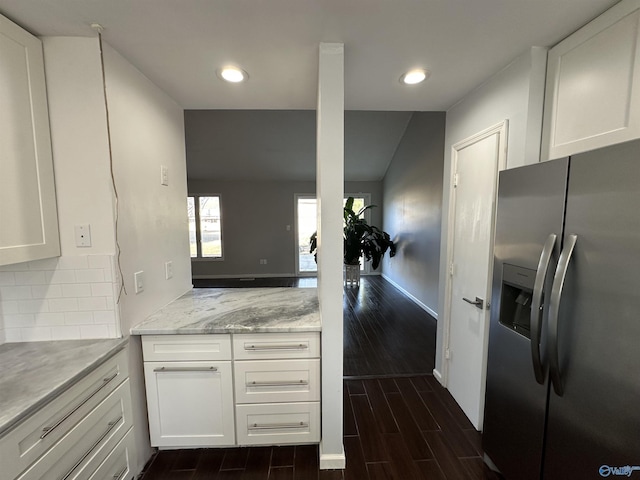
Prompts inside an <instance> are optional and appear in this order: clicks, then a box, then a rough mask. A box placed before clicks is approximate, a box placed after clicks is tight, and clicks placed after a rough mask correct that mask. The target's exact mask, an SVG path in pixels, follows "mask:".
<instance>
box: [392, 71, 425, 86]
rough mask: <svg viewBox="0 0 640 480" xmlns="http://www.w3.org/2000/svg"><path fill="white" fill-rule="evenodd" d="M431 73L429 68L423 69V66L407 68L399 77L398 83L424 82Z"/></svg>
mask: <svg viewBox="0 0 640 480" xmlns="http://www.w3.org/2000/svg"><path fill="white" fill-rule="evenodd" d="M429 75H431V73H430V72H429V70H425V69H423V68H416V69H414V70H409V71H408V72H407V73H405V74H404V75H402V76H401V77H400V83H403V84H405V85H415V84H417V83H421V82H424V81H425V80H426V79H427V78H428V77H429Z"/></svg>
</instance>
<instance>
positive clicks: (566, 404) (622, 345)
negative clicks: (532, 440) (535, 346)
mask: <svg viewBox="0 0 640 480" xmlns="http://www.w3.org/2000/svg"><path fill="white" fill-rule="evenodd" d="M570 172H571V173H570V178H569V189H568V196H567V207H566V223H565V243H568V242H567V240H568V238H569V236H570V235H576V236H577V240H576V243H575V248H574V250H573V255H572V257H571V259H570V261H569V262H568V266H567V271H566V281H565V284H564V287H563V288H562V296H561V298H560V299H559V315H558V331H557V338H558V351H557V355H558V363H559V372H558V373H559V376H558V377H559V380H560V382H561V385H560V387H561V391H562V392H563V393H562V396H559V395H558V394H557V393H556V391H555V390H554V389H552V391H551V393H550V398H549V414H548V415H549V419H548V427H547V441H546V453H545V462H544V478H545V480H546V479H550V480H554V479H558V480H559V479H567V478H580V479H589V478H602V477H605V476H611V477H616V476H619V474H621V473H624V476H627V467H628V474H629V475H628V476H629V477H630V478H636V477H637V478H640V471H636V470H633V467H638V470H640V408H639V407H638V406H639V405H640V142H637V141H636V142H630V143H626V144H622V145H617V146H614V147H608V148H607V149H604V150H599V151H594V152H589V153H584V154H580V155H576V156H574V157H573V158H572V159H571V166H570ZM559 273H562V272H559ZM550 323H551V322H550ZM550 333H551V334H553V335H555V334H556V332H550ZM549 354H550V355H551V354H553V355H555V354H556V352H549ZM619 467H622V468H623V469H625V470H624V471H623V470H617V471H616V470H614V469H615V468H619ZM601 469H602V470H601ZM616 472H617V473H616Z"/></svg>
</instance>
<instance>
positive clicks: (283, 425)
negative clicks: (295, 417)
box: [249, 422, 309, 430]
mask: <svg viewBox="0 0 640 480" xmlns="http://www.w3.org/2000/svg"><path fill="white" fill-rule="evenodd" d="M299 428H309V424H308V423H304V422H294V423H264V424H259V423H254V424H253V425H249V430H283V429H299Z"/></svg>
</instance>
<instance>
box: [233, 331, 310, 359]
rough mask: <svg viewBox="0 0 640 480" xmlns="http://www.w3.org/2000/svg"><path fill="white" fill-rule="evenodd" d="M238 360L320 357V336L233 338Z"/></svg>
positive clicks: (279, 335)
mask: <svg viewBox="0 0 640 480" xmlns="http://www.w3.org/2000/svg"><path fill="white" fill-rule="evenodd" d="M233 353H234V358H235V359H236V360H252V359H276V358H318V357H320V334H319V333H317V332H310V333H258V334H240V335H234V336H233Z"/></svg>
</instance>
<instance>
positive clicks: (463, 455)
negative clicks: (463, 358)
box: [142, 276, 500, 480]
mask: <svg viewBox="0 0 640 480" xmlns="http://www.w3.org/2000/svg"><path fill="white" fill-rule="evenodd" d="M313 281H314V279H299V280H298V279H255V280H238V279H235V280H232V281H224V280H216V281H209V280H207V281H194V285H195V286H201V287H242V286H252V287H263V286H264V287H267V286H291V287H296V286H315V285H313ZM435 329H436V322H435V320H434V319H433V318H432V317H431V316H430V315H428V314H427V313H426V312H425V311H424V310H422V309H421V308H419V307H418V306H416V305H415V304H414V303H413V302H412V301H411V300H409V299H408V298H406V297H405V296H404V295H403V294H402V293H401V292H400V291H398V290H397V289H396V288H395V287H394V286H393V285H391V284H390V283H389V282H387V281H386V280H384V279H383V278H382V277H379V276H369V277H363V278H362V281H361V285H360V287H359V288H346V289H345V297H344V374H345V382H344V447H345V451H346V455H347V468H346V469H345V470H328V471H327V470H324V471H321V470H319V468H318V448H317V446H313V445H303V446H295V447H293V446H284V447H250V448H226V449H198V450H173V451H161V452H160V453H159V454H158V455H157V456H156V457H155V458H154V459H153V460H152V462H151V463H150V465H149V467H148V469H147V470H146V472H145V474H144V476H143V477H142V478H143V480H165V479H172V480H174V479H175V480H198V479H216V480H217V479H256V480H257V479H264V480H280V479H286V480H298V479H300V480H307V479H313V480H334V479H341V480H378V479H395V480H414V479H416V480H420V479H429V480H441V479H445V480H458V479H471V480H474V479H498V478H500V477H498V476H497V475H496V474H494V473H493V472H491V471H490V470H488V469H487V468H486V466H485V465H484V463H483V461H482V449H481V437H480V434H479V433H478V432H477V431H476V430H475V429H474V428H473V426H472V425H471V423H470V422H469V421H468V419H467V418H466V416H465V415H464V413H463V412H462V410H461V409H460V407H459V406H458V404H457V403H456V402H455V400H453V398H452V397H451V395H450V394H449V393H448V392H447V390H446V389H444V388H443V387H442V386H441V385H440V384H439V383H438V382H437V381H436V380H435V379H434V378H433V376H432V375H431V372H432V370H433V365H434V357H435Z"/></svg>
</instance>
